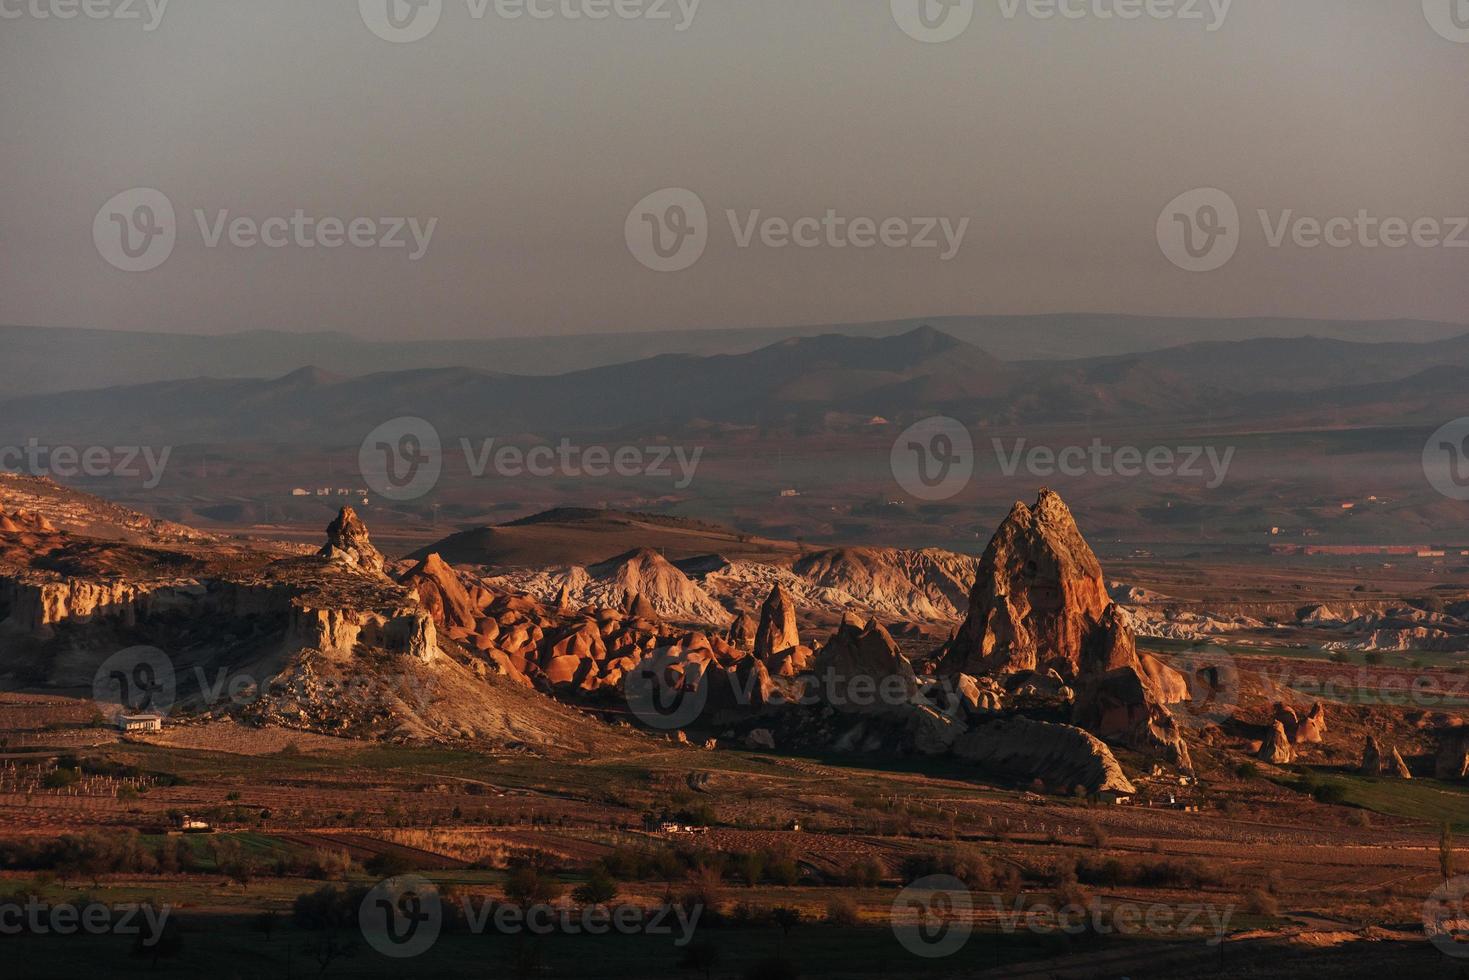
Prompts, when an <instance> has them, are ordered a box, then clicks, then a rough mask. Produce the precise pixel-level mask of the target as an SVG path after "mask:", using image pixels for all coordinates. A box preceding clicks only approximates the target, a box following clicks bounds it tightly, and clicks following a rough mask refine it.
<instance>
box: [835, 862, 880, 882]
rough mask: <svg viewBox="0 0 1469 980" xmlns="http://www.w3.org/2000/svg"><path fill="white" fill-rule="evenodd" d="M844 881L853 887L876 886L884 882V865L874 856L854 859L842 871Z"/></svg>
mask: <svg viewBox="0 0 1469 980" xmlns="http://www.w3.org/2000/svg"><path fill="white" fill-rule="evenodd" d="M842 882H843V883H844V884H846V885H848V886H849V887H852V888H876V887H877V886H878V885H881V884H882V865H881V864H879V863H878V862H877V861H874V860H873V859H872V858H864V859H862V860H860V861H853V862H852V863H851V864H849V865H847V868H846V870H845V871H843V872H842Z"/></svg>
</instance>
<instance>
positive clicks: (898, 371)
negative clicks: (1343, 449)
mask: <svg viewBox="0 0 1469 980" xmlns="http://www.w3.org/2000/svg"><path fill="white" fill-rule="evenodd" d="M1466 368H1469V335H1464V336H1458V337H1454V338H1450V339H1446V340H1436V341H1431V342H1426V343H1403V342H1393V343H1377V344H1364V343H1354V342H1348V341H1341V340H1331V339H1323V338H1295V339H1258V340H1247V341H1237V342H1228V343H1220V342H1210V343H1199V344H1190V345H1185V346H1181V347H1175V348H1168V349H1164V350H1159V351H1152V352H1147V353H1139V354H1128V355H1113V356H1106V357H1099V358H1086V359H1073V360H1032V361H1021V362H1007V361H1002V360H1000V359H998V358H996V357H994V356H992V355H991V354H990V353H988V352H986V351H984V350H982V349H980V348H978V347H975V346H974V345H972V344H969V343H966V342H965V341H963V340H960V339H958V338H955V337H953V336H951V335H949V334H946V333H944V332H942V331H939V330H937V329H934V328H932V327H927V326H925V327H920V328H918V329H915V330H912V331H910V332H908V333H905V334H902V335H899V336H887V337H849V336H842V335H826V336H819V337H806V338H799V339H792V340H784V341H781V342H779V343H776V344H773V345H770V346H767V347H764V348H761V349H759V350H755V351H752V352H749V353H745V354H724V355H714V356H695V355H672V354H669V355H660V356H656V357H652V358H648V359H645V360H640V361H634V362H631V363H627V364H619V365H612V366H607V367H599V368H593V369H589V370H584V371H576V372H570V373H567V374H560V375H555V376H551V377H535V376H525V375H515V374H506V373H491V372H486V371H481V370H477V369H473V368H466V367H456V368H437V369H411V370H401V371H392V372H385V373H379V374H371V375H366V376H361V377H350V378H349V377H343V376H341V375H338V374H334V373H331V372H328V371H326V370H323V369H320V368H303V369H300V370H296V371H293V372H292V373H290V374H287V375H285V376H283V377H279V378H275V379H270V380H258V379H217V378H199V379H192V380H181V381H165V382H157V383H152V384H145V385H135V386H126V387H116V388H107V389H100V390H95V391H86V392H71V393H66V394H52V395H35V396H30V397H22V398H17V399H11V400H9V401H6V402H3V403H0V439H3V440H5V444H11V445H14V444H17V443H18V442H23V441H24V440H26V439H30V438H37V439H40V440H42V441H45V442H63V441H64V442H70V443H78V442H86V443H91V442H99V441H106V442H112V443H114V444H129V445H131V444H144V445H157V444H186V443H200V442H209V443H228V442H243V441H248V442H263V443H314V444H322V445H351V444H354V443H355V442H356V441H358V440H360V439H361V438H362V436H363V435H364V434H365V433H367V432H368V431H370V430H371V429H373V428H375V427H376V426H377V425H379V424H381V423H382V422H384V421H387V420H389V419H392V418H395V417H398V416H413V415H416V416H422V417H424V418H427V419H429V420H430V421H432V422H433V423H434V424H435V425H436V426H438V428H439V430H440V432H441V434H442V435H444V436H445V437H446V438H454V437H458V436H476V435H478V436H483V435H485V434H491V433H494V434H499V435H501V436H504V437H510V436H513V435H516V434H520V433H536V434H538V435H549V434H587V433H609V432H618V431H621V432H637V433H642V434H647V433H652V432H667V431H689V430H691V429H698V428H707V427H716V428H717V427H727V426H760V427H763V428H777V429H779V428H791V429H793V430H795V431H804V432H815V431H824V430H827V429H831V428H841V427H843V426H852V425H860V424H861V423H862V422H863V421H865V420H866V419H867V418H869V417H871V416H882V417H884V418H886V419H889V420H891V421H894V422H903V421H906V420H911V419H914V418H917V417H921V416H925V415H931V414H936V413H944V414H949V415H953V416H954V417H956V418H959V419H961V420H963V421H965V422H966V423H971V424H974V423H988V424H994V425H1020V424H1036V425H1040V424H1060V423H1110V422H1116V423H1127V422H1137V423H1140V424H1148V425H1154V424H1158V423H1165V422H1167V423H1171V422H1174V421H1190V420H1192V421H1200V420H1202V421H1223V420H1231V421H1239V420H1259V422H1260V425H1261V426H1262V427H1268V426H1269V425H1271V424H1272V423H1278V424H1293V425H1311V426H1332V425H1374V424H1400V423H1403V422H1414V421H1417V422H1427V421H1433V420H1438V421H1442V420H1445V419H1447V418H1450V417H1452V416H1453V415H1454V414H1469V393H1466V392H1465V390H1464V386H1463V385H1462V380H1461V379H1462V372H1463V370H1464V369H1466Z"/></svg>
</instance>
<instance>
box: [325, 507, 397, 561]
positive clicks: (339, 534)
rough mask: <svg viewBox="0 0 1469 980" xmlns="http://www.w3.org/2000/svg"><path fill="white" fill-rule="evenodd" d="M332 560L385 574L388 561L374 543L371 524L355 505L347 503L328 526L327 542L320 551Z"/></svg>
mask: <svg viewBox="0 0 1469 980" xmlns="http://www.w3.org/2000/svg"><path fill="white" fill-rule="evenodd" d="M318 554H320V555H321V557H323V558H325V559H327V560H328V561H335V562H341V563H343V564H346V565H350V566H352V567H353V568H358V569H361V570H362V571H364V572H371V573H376V574H379V575H380V574H382V572H383V569H384V568H385V567H386V565H387V562H386V561H385V560H384V559H383V556H382V553H381V552H379V551H378V550H377V549H376V548H374V547H373V545H372V541H371V539H370V537H369V535H368V533H367V525H366V524H364V523H363V522H362V518H360V517H358V516H357V512H356V511H355V510H353V509H352V508H351V507H343V508H342V510H341V513H339V514H338V515H337V519H336V520H334V521H332V522H331V524H329V525H328V526H327V529H326V544H325V545H324V546H323V547H322V549H321V551H320V552H318Z"/></svg>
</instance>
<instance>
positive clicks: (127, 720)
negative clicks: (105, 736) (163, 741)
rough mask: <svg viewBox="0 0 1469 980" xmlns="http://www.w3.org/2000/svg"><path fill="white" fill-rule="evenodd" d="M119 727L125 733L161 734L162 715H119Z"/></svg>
mask: <svg viewBox="0 0 1469 980" xmlns="http://www.w3.org/2000/svg"><path fill="white" fill-rule="evenodd" d="M117 727H118V730H119V731H124V732H161V731H163V716H162V715H118V716H117Z"/></svg>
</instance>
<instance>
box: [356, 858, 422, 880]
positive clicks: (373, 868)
mask: <svg viewBox="0 0 1469 980" xmlns="http://www.w3.org/2000/svg"><path fill="white" fill-rule="evenodd" d="M363 867H365V868H366V869H367V871H368V872H369V873H370V874H374V875H376V876H377V877H379V878H396V877H398V876H399V875H406V874H408V873H409V872H411V871H413V870H414V868H413V862H412V861H410V860H408V858H407V857H406V856H404V855H402V854H398V853H396V852H393V851H387V852H384V853H382V854H374V855H373V856H372V857H370V858H368V859H367V864H365V865H364V866H363Z"/></svg>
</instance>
